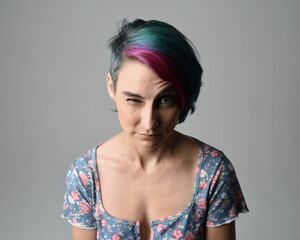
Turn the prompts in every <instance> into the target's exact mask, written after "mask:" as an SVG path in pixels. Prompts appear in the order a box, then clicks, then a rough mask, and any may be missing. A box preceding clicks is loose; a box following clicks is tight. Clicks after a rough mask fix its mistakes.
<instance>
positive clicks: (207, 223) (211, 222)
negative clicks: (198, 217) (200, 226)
mask: <svg viewBox="0 0 300 240" xmlns="http://www.w3.org/2000/svg"><path fill="white" fill-rule="evenodd" d="M206 225H207V226H210V227H212V226H215V223H214V222H213V221H209V220H207V221H206Z"/></svg>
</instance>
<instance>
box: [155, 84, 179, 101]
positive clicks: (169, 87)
mask: <svg viewBox="0 0 300 240" xmlns="http://www.w3.org/2000/svg"><path fill="white" fill-rule="evenodd" d="M173 89H175V87H174V86H173V85H170V86H168V87H166V88H165V89H163V90H162V91H160V92H159V93H158V94H157V97H158V98H159V97H161V96H162V95H164V94H165V93H167V92H169V91H171V90H173Z"/></svg>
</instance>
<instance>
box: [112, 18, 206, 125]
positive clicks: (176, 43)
mask: <svg viewBox="0 0 300 240" xmlns="http://www.w3.org/2000/svg"><path fill="white" fill-rule="evenodd" d="M109 46H110V48H111V52H112V55H111V63H110V74H111V78H112V81H113V84H114V89H116V87H117V80H118V73H119V70H120V69H121V67H122V65H123V64H124V63H125V62H126V61H129V60H136V61H139V62H141V63H143V64H145V65H146V66H148V67H150V68H151V69H152V70H153V71H154V72H155V73H156V74H157V75H158V76H159V77H160V78H161V79H164V80H165V81H168V82H170V83H172V84H173V85H174V86H175V88H176V91H177V92H178V94H179V97H180V108H181V113H180V116H179V120H178V123H181V122H183V121H184V120H185V118H186V116H187V114H188V112H189V111H191V113H193V112H194V110H195V102H196V101H197V98H198V95H199V92H200V87H201V76H202V72H203V71H202V67H201V65H200V63H199V61H198V58H197V50H196V49H195V48H194V47H193V45H192V43H191V42H190V41H189V40H188V39H187V38H186V37H185V36H184V35H183V34H182V33H180V32H179V31H178V30H177V29H176V28H174V27H173V26H171V25H169V24H167V23H164V22H160V21H156V20H150V21H144V20H141V19H137V20H135V21H133V22H127V21H126V20H124V21H123V23H122V26H121V28H120V30H119V32H118V34H117V35H115V36H113V37H112V39H111V41H110V44H109Z"/></svg>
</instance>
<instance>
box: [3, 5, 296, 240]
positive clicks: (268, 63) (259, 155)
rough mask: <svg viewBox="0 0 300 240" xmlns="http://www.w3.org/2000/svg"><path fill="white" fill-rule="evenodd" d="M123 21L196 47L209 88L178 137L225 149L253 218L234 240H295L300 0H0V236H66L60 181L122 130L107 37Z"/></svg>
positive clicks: (246, 218)
mask: <svg viewBox="0 0 300 240" xmlns="http://www.w3.org/2000/svg"><path fill="white" fill-rule="evenodd" d="M123 17H128V18H129V19H130V20H133V19H134V18H138V17H140V18H144V19H160V20H163V21H167V22H169V23H171V24H173V25H174V26H176V27H177V28H178V29H179V30H181V31H182V32H183V33H184V34H186V35H187V36H188V37H189V38H190V39H191V40H192V41H193V43H194V44H195V46H196V47H197V48H198V50H199V53H200V56H201V63H202V65H203V68H204V77H203V80H204V85H203V88H202V92H201V95H200V98H199V102H198V104H197V111H196V112H195V114H193V115H192V116H190V117H189V118H188V119H187V120H186V122H185V123H184V124H182V126H178V128H177V129H178V130H180V131H182V132H184V133H186V134H189V135H192V136H194V137H197V138H199V139H201V140H202V141H205V142H207V143H209V144H211V145H213V146H215V147H217V148H219V149H222V150H223V151H224V152H225V153H226V155H227V156H228V157H229V158H230V160H231V161H232V162H233V164H234V166H235V169H236V171H237V174H238V178H239V181H240V184H241V186H242V189H243V192H244V195H245V197H246V201H247V203H248V206H249V209H250V213H249V214H244V215H241V216H240V218H239V219H238V220H237V236H238V239H245V240H250V239H251V240H252V239H275V240H276V239H300V232H299V227H300V224H299V214H300V207H299V197H300V191H299V190H300V189H299V185H300V181H299V180H300V179H299V175H298V171H299V170H300V163H299V157H298V152H299V147H300V146H299V140H300V128H299V122H300V108H299V106H300V104H299V103H300V101H299V100H300V99H299V98H300V97H299V91H300V82H299V77H300V66H299V63H300V48H299V43H300V28H299V24H300V1H289V0H288V1H275V0H274V1H261V0H252V1H228V0H227V1H199V0H198V1H183V0H173V1H171V0H169V1H167V0H164V1H163V0H160V1H153V0H152V1H130V0H127V1H82V0H72V1H62V0H60V1H50V0H49V1H41V0H40V1H14V0H7V1H4V0H1V1H0V80H1V88H0V108H1V109H0V110H1V116H0V121H1V125H0V141H1V166H0V188H1V195H0V201H1V204H0V213H1V218H0V235H1V236H0V238H1V239H8V240H9V239H14V240H18V239H26V240H27V239H30V240H35V239H71V228H70V226H69V224H68V223H67V221H66V220H65V219H61V218H60V217H59V216H60V212H61V209H62V203H63V195H64V191H65V177H66V173H67V170H68V169H69V167H70V165H71V163H72V161H73V160H74V159H75V158H76V157H78V156H79V155H80V154H81V153H83V152H85V151H86V150H88V149H90V148H91V147H94V146H95V145H96V144H97V143H99V142H101V141H102V140H106V139H108V138H109V137H111V136H113V135H114V134H116V133H117V132H118V131H120V126H119V123H118V119H117V115H116V114H115V113H113V112H112V111H111V110H110V109H111V108H113V107H114V103H113V102H112V101H111V100H110V98H109V97H108V94H107V93H106V85H105V76H106V73H107V70H108V63H109V55H110V53H109V50H108V48H107V40H108V39H109V38H110V36H111V35H112V34H114V33H115V32H116V24H117V23H118V22H119V21H120V20H121V19H122V18H123Z"/></svg>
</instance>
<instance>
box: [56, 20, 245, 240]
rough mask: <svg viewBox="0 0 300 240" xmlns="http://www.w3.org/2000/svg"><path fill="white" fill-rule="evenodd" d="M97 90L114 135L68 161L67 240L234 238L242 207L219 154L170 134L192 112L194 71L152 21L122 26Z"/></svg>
mask: <svg viewBox="0 0 300 240" xmlns="http://www.w3.org/2000/svg"><path fill="white" fill-rule="evenodd" d="M110 48H111V50H112V57H111V65H110V71H109V73H108V74H107V88H108V93H109V95H110V97H111V98H112V99H113V100H114V101H115V103H116V107H117V111H118V115H119V120H120V124H121V126H122V128H123V131H122V132H120V133H119V134H117V135H116V136H114V137H112V138H110V139H108V140H106V141H103V142H101V143H99V144H98V145H97V146H96V147H94V148H92V149H90V150H89V151H87V152H86V153H84V154H82V156H80V157H79V158H78V159H76V160H75V161H74V162H73V164H72V166H71V168H70V170H69V172H68V175H67V179H66V184H67V187H66V194H65V201H64V206H63V213H62V217H65V218H68V219H69V222H70V223H71V224H72V231H73V238H74V239H75V240H79V239H84V240H95V239H112V240H119V239H142V240H145V239H185V240H193V239H206V240H217V239H222V240H227V239H230V240H231V239H235V223H234V221H235V219H236V218H237V217H238V214H239V213H241V212H247V211H248V209H247V206H246V203H245V200H244V197H243V194H242V191H241V188H240V186H239V183H238V180H237V177H236V174H235V171H234V168H233V166H232V164H231V163H230V161H229V160H228V159H227V158H226V156H225V155H224V153H223V152H222V151H220V150H218V149H216V148H214V147H212V146H210V145H208V144H205V143H203V142H201V141H199V140H197V139H195V138H192V137H189V136H186V135H184V134H182V133H179V132H177V131H175V130H174V128H175V126H176V125H177V124H179V123H182V122H184V120H185V118H186V116H187V114H188V113H189V112H193V111H194V110H195V105H194V104H195V102H196V100H197V98H198V95H199V92H200V86H201V75H202V68H201V65H200V64H199V61H198V58H197V55H196V53H197V51H196V49H195V48H194V47H193V45H192V44H191V42H190V41H189V40H188V39H187V38H186V37H185V36H184V35H183V34H182V33H180V32H179V31H178V30H177V29H176V28H174V27H173V26H171V25H169V24H167V23H164V22H160V21H154V20H152V21H144V20H141V19H137V20H135V21H133V22H127V21H123V24H122V27H121V29H120V31H119V32H118V34H117V35H116V36H114V37H113V38H112V40H111V42H110Z"/></svg>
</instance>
